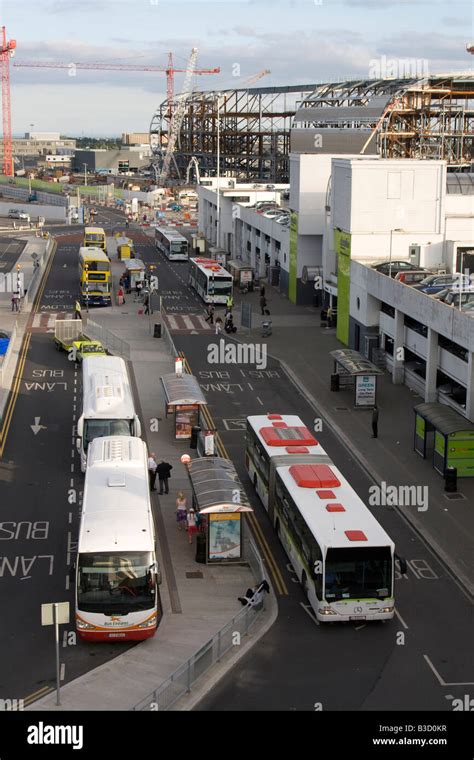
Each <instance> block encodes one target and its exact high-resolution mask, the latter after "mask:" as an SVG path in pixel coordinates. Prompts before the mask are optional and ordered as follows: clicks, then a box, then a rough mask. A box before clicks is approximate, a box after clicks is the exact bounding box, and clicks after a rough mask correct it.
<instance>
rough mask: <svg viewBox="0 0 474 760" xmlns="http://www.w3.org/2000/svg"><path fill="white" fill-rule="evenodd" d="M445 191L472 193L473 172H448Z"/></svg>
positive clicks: (461, 193)
mask: <svg viewBox="0 0 474 760" xmlns="http://www.w3.org/2000/svg"><path fill="white" fill-rule="evenodd" d="M446 192H447V193H449V194H452V195H474V174H468V173H464V172H448V174H447V176H446Z"/></svg>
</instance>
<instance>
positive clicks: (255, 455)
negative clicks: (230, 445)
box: [245, 414, 326, 510]
mask: <svg viewBox="0 0 474 760" xmlns="http://www.w3.org/2000/svg"><path fill="white" fill-rule="evenodd" d="M314 454H316V455H317V456H324V455H325V454H326V452H325V451H324V449H323V447H322V446H321V444H320V443H318V441H317V440H316V438H315V437H314V436H313V435H312V434H311V433H310V431H309V430H308V428H307V427H306V426H305V424H304V422H303V421H302V420H301V419H300V418H299V417H297V416H296V415H294V414H267V415H254V416H252V417H247V433H246V452H245V466H246V468H247V472H248V474H249V477H250V480H251V481H252V483H253V487H254V488H255V490H256V492H257V494H258V496H259V497H260V500H261V502H262V504H263V506H264V507H265V509H267V510H268V493H269V489H270V484H273V481H274V479H275V467H276V465H277V464H283V463H284V462H286V461H288V460H289V459H291V461H295V460H296V461H305V460H304V458H305V457H308V456H309V457H311V456H312V455H314ZM308 461H312V460H311V459H310V460H308Z"/></svg>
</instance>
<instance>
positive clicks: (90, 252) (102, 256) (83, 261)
mask: <svg viewBox="0 0 474 760" xmlns="http://www.w3.org/2000/svg"><path fill="white" fill-rule="evenodd" d="M79 287H80V300H81V303H83V304H85V305H86V306H110V304H111V302H112V296H111V291H110V287H111V266H110V259H109V257H108V256H107V254H106V252H105V251H104V250H102V248H92V247H89V248H87V247H85V246H83V247H82V248H79Z"/></svg>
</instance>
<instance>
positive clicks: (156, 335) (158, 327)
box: [153, 322, 161, 338]
mask: <svg viewBox="0 0 474 760" xmlns="http://www.w3.org/2000/svg"><path fill="white" fill-rule="evenodd" d="M153 337H154V338H161V322H160V323H159V324H156V325H155V332H154V333H153Z"/></svg>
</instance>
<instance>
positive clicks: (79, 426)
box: [77, 418, 84, 438]
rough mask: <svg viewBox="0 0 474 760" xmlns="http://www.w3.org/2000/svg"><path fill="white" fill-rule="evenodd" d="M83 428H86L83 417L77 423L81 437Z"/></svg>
mask: <svg viewBox="0 0 474 760" xmlns="http://www.w3.org/2000/svg"><path fill="white" fill-rule="evenodd" d="M83 430H84V420H83V419H82V418H81V419H80V420H78V423H77V435H78V436H79V438H82V434H83Z"/></svg>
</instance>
